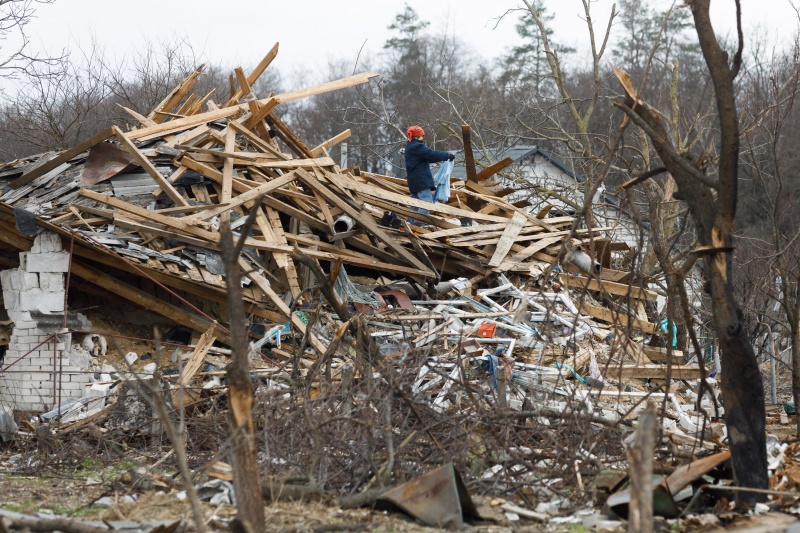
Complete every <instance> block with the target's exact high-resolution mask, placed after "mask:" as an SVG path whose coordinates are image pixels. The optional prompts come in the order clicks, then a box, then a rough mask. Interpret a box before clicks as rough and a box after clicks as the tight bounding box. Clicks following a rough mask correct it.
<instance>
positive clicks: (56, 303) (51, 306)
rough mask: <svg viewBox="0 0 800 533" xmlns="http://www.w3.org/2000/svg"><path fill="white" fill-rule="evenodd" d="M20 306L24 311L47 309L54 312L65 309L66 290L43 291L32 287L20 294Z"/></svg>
mask: <svg viewBox="0 0 800 533" xmlns="http://www.w3.org/2000/svg"><path fill="white" fill-rule="evenodd" d="M19 308H20V310H22V311H36V310H42V309H41V308H44V309H45V310H47V311H49V312H51V313H54V312H58V311H61V310H63V309H64V291H43V290H41V289H31V290H29V291H25V292H22V293H21V294H20V295H19Z"/></svg>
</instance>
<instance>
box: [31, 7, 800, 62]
mask: <svg viewBox="0 0 800 533" xmlns="http://www.w3.org/2000/svg"><path fill="white" fill-rule="evenodd" d="M791 1H792V0H742V4H743V12H744V17H743V18H744V21H745V26H746V27H747V28H752V27H753V26H754V25H761V26H762V27H765V28H768V29H769V30H770V31H771V32H772V33H773V35H774V36H775V39H778V38H787V36H788V35H791V34H793V33H794V28H795V26H796V20H797V17H796V14H795V12H794V10H793V9H792V8H791ZM793 1H795V2H800V0H793ZM649 2H650V4H651V5H653V6H656V7H659V8H662V9H663V8H666V7H668V6H669V5H671V3H672V1H671V0H649ZM406 3H408V4H409V5H410V6H411V7H413V8H414V9H415V10H416V11H417V12H418V13H419V14H420V16H421V18H423V19H424V20H427V21H429V22H430V23H431V25H430V27H429V29H431V30H433V31H436V32H438V33H441V32H443V31H447V33H448V34H449V35H455V36H456V37H458V38H460V39H462V40H463V41H465V42H467V43H468V44H470V45H471V46H472V47H473V48H474V49H475V51H476V52H478V53H481V54H482V55H484V56H486V57H489V58H493V57H497V56H499V55H500V54H502V53H503V52H504V51H505V50H507V49H508V48H509V47H510V46H513V45H514V44H516V43H518V42H519V38H518V37H517V35H516V33H515V31H514V23H515V21H516V19H517V18H518V15H517V14H512V15H510V16H509V17H507V18H506V19H504V20H502V21H498V19H499V18H500V17H501V16H502V15H503V14H504V13H506V11H507V10H509V9H514V8H517V7H519V6H520V5H521V2H519V1H518V0H424V1H423V0H408V1H407V2H406ZM612 3H613V2H612V0H594V1H593V3H592V6H593V7H592V9H593V17H594V19H595V20H596V21H597V23H598V24H604V23H605V21H607V19H608V14H609V12H610V9H611V4H612ZM403 4H404V2H400V1H389V0H235V1H230V2H219V1H216V2H209V1H204V0H195V1H192V2H189V1H184V0H136V1H120V0H55V2H54V3H53V4H52V5H44V6H41V7H39V10H38V13H37V20H35V21H34V22H33V23H32V24H31V25H30V27H29V29H30V33H31V35H32V37H33V44H34V46H36V47H43V48H48V49H51V50H55V49H60V48H63V47H70V48H75V47H76V46H77V45H78V44H80V45H82V46H84V47H88V46H89V45H90V43H91V42H92V38H93V37H94V39H95V40H96V42H97V43H99V45H100V46H102V47H104V48H105V49H106V51H107V52H110V53H113V54H124V53H126V52H128V51H132V50H135V49H136V48H137V47H141V46H142V43H143V42H144V41H146V40H151V41H158V40H159V39H163V38H169V37H170V36H173V35H177V36H180V37H183V38H186V39H187V40H188V41H189V42H190V43H191V44H192V46H193V47H194V48H195V50H197V51H200V52H202V54H203V55H204V58H203V59H204V60H206V61H209V62H212V63H221V64H223V65H231V64H236V65H238V64H241V65H254V64H255V63H257V62H258V61H259V60H260V59H261V58H262V57H263V55H264V54H265V53H266V52H267V51H268V50H269V49H270V47H271V46H272V45H273V44H274V43H275V42H280V53H279V55H278V59H277V60H276V62H275V63H274V64H275V65H276V66H277V67H278V68H279V69H280V70H281V71H282V72H287V73H289V72H291V71H292V70H294V69H295V68H300V69H315V68H318V67H320V66H322V65H324V64H325V63H326V62H327V61H328V60H330V59H344V60H347V61H348V62H353V63H355V61H356V58H357V57H358V55H359V50H361V49H362V46H363V48H364V53H367V54H372V55H375V54H377V53H380V51H381V48H382V46H383V43H384V42H385V41H386V39H387V36H388V30H387V26H388V25H389V24H390V23H391V22H392V20H393V18H394V16H395V15H396V14H397V13H398V12H400V11H401V10H402V9H403ZM546 5H547V9H548V11H550V12H552V13H554V14H555V15H556V20H555V23H554V28H555V32H556V33H555V37H556V39H557V40H558V41H559V42H560V43H563V44H568V45H571V46H575V47H576V48H578V49H579V50H586V45H585V41H586V37H585V34H586V32H585V25H584V23H583V22H582V20H581V17H582V14H583V8H582V3H581V0H549V1H548V2H547V4H546ZM712 6H713V13H712V15H713V17H714V22H715V26H716V27H717V28H719V29H718V31H720V32H728V31H730V29H731V25H732V23H733V15H732V14H731V11H732V10H733V0H713V1H712Z"/></svg>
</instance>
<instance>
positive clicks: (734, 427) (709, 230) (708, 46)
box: [615, 0, 768, 504]
mask: <svg viewBox="0 0 800 533" xmlns="http://www.w3.org/2000/svg"><path fill="white" fill-rule="evenodd" d="M687 3H688V4H689V6H690V8H691V10H692V16H693V18H694V23H695V29H696V31H697V36H698V38H699V40H700V46H701V49H702V52H703V57H704V59H705V62H706V65H707V67H708V70H709V73H710V75H711V78H712V81H713V84H714V92H715V95H716V102H717V115H718V122H719V145H718V149H719V167H718V170H717V173H716V174H717V175H716V176H709V175H707V174H706V172H704V170H705V169H703V168H702V167H701V166H700V165H697V164H696V162H693V161H692V160H691V159H690V158H687V157H686V156H685V154H681V153H679V152H678V151H677V150H676V149H675V146H674V144H673V141H672V138H671V135H670V134H669V131H668V126H667V123H666V121H665V119H664V118H663V116H662V115H661V114H660V113H659V112H658V111H656V110H655V109H654V108H652V107H650V106H649V105H648V104H647V103H645V102H644V101H642V100H641V99H640V98H639V96H638V94H637V91H636V89H635V88H634V87H633V84H632V83H631V82H630V79H629V78H627V77H626V76H624V75H622V74H620V76H619V77H620V80H621V81H622V83H623V87H624V88H625V92H626V97H625V98H624V99H620V100H617V101H615V105H617V106H618V107H619V108H620V109H622V110H623V111H624V112H625V114H626V116H627V117H629V118H630V119H631V120H632V121H633V122H634V123H635V124H636V125H637V126H639V127H641V128H642V129H643V130H644V131H645V132H646V133H647V135H648V137H649V138H650V142H651V143H652V144H653V147H654V149H655V150H656V152H657V153H658V156H659V157H660V158H661V160H662V162H663V164H664V166H665V167H666V169H667V171H669V172H670V174H671V175H672V176H673V178H674V179H675V182H676V183H677V185H678V188H679V191H680V192H681V195H682V196H683V198H684V199H685V201H686V203H687V206H688V208H689V211H690V213H691V215H692V219H693V221H694V223H695V227H696V232H697V238H698V240H699V242H700V244H701V245H702V246H701V248H699V249H697V250H695V254H696V256H702V257H703V266H704V271H705V275H706V278H707V280H708V291H709V294H710V295H711V306H712V310H713V313H714V321H715V328H716V334H717V338H718V339H719V344H720V354H721V358H722V362H723V372H722V394H723V401H724V403H725V411H726V424H727V427H728V435H729V439H730V447H731V454H732V463H733V470H734V478H735V481H736V482H737V484H738V485H740V486H743V487H750V488H766V487H767V485H768V476H767V460H766V443H765V436H764V426H765V415H764V388H763V383H762V381H761V373H760V371H759V368H758V362H757V360H756V356H755V353H754V350H753V347H752V345H751V344H750V341H749V339H748V337H747V334H746V331H745V329H744V327H743V317H742V311H741V308H740V307H739V304H738V302H737V300H736V298H735V296H734V290H733V280H732V275H731V259H732V250H733V236H734V220H735V216H736V205H737V199H738V179H739V173H738V165H739V147H740V130H739V116H738V111H737V105H736V95H735V91H734V83H733V82H734V80H735V78H736V76H737V74H738V73H739V70H740V68H741V64H742V50H743V47H744V38H743V35H742V30H741V6H740V2H739V0H736V14H737V22H738V30H739V31H738V37H739V39H738V47H737V49H736V51H735V53H734V54H733V57H732V59H731V58H729V55H728V53H727V52H726V51H725V50H723V48H722V46H721V45H720V43H719V41H718V40H717V38H716V36H715V34H714V30H713V27H712V25H711V20H710V17H709V4H710V0H691V1H689V2H687ZM696 349H699V347H696ZM737 498H738V501H739V502H740V503H748V504H750V503H754V502H756V501H759V500H760V499H762V497H761V495H759V494H757V493H748V492H742V493H739V494H738V497H737Z"/></svg>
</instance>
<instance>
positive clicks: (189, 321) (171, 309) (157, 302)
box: [70, 260, 230, 342]
mask: <svg viewBox="0 0 800 533" xmlns="http://www.w3.org/2000/svg"><path fill="white" fill-rule="evenodd" d="M70 272H72V274H74V275H76V276H78V277H79V278H82V279H84V280H86V281H89V282H91V283H93V284H95V285H97V286H98V287H102V288H103V289H106V290H107V291H109V292H111V293H113V294H116V295H117V296H120V297H122V298H124V299H126V300H128V301H129V302H132V303H134V304H136V305H138V306H140V307H143V308H145V309H147V310H149V311H152V312H154V313H157V314H159V315H161V316H164V317H166V318H169V319H170V320H172V321H174V322H177V323H178V324H181V325H183V326H186V327H188V328H191V329H193V330H194V331H197V332H198V333H202V332H204V331H206V330H207V329H208V328H209V327H210V326H211V325H212V324H213V321H210V320H208V319H206V318H204V317H201V316H199V315H195V314H193V313H190V312H188V311H184V310H183V309H181V308H179V307H176V306H174V305H172V304H168V303H166V302H164V301H163V300H161V299H159V298H156V297H155V296H152V295H150V294H149V293H147V292H144V291H142V290H140V289H137V288H135V287H133V286H131V285H128V284H127V283H123V282H121V281H120V280H118V279H116V278H115V277H113V276H110V275H108V274H106V273H104V272H101V271H99V270H97V269H95V268H92V267H90V266H87V265H84V264H82V263H81V262H80V261H74V260H73V261H72V265H71V269H70ZM219 336H220V339H221V340H223V341H224V342H230V337H229V336H228V334H226V333H223V332H219Z"/></svg>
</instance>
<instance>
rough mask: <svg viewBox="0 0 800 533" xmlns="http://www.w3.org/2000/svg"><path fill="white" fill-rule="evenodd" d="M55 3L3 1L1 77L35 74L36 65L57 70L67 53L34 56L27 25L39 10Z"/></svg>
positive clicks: (50, 0) (47, 0) (0, 17)
mask: <svg viewBox="0 0 800 533" xmlns="http://www.w3.org/2000/svg"><path fill="white" fill-rule="evenodd" d="M54 1H55V0H0V77H4V78H15V77H17V76H19V75H20V74H28V75H31V74H33V75H35V72H34V71H33V69H34V68H35V67H36V66H41V65H45V66H48V67H51V68H52V67H55V66H56V65H58V64H60V63H61V62H62V60H63V59H65V58H66V53H64V52H62V53H60V54H58V55H54V56H50V55H44V54H41V53H32V52H31V50H30V36H29V35H28V31H27V26H28V24H30V22H31V21H32V20H33V18H34V17H35V15H36V8H37V7H38V6H39V5H42V4H52V3H53V2H54Z"/></svg>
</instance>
